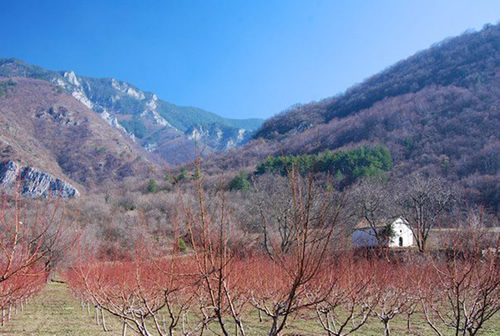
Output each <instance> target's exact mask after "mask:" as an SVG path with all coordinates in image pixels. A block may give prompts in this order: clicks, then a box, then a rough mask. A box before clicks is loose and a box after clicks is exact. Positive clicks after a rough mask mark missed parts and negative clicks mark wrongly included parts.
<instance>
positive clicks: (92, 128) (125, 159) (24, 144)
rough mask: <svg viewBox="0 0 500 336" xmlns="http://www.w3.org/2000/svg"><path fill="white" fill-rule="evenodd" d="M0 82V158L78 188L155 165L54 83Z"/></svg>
mask: <svg viewBox="0 0 500 336" xmlns="http://www.w3.org/2000/svg"><path fill="white" fill-rule="evenodd" d="M0 87H3V88H4V89H3V90H2V93H1V94H0V161H3V162H5V161H7V160H11V161H14V162H19V163H21V164H22V165H24V166H30V167H36V168H37V169H40V170H42V171H44V172H46V173H49V174H52V175H54V176H56V177H58V178H60V179H62V180H65V181H70V182H71V183H72V184H75V185H76V186H78V187H79V189H85V188H95V187H99V186H103V185H105V184H106V183H108V184H113V183H116V182H117V181H121V180H123V179H124V178H126V177H131V176H141V175H144V174H145V173H147V172H148V171H149V170H150V169H154V167H155V166H156V165H155V164H153V163H151V162H150V161H148V160H147V158H146V156H147V155H148V154H147V153H146V152H145V151H143V150H142V149H141V148H139V147H138V146H137V145H136V144H134V143H133V142H132V141H130V139H127V138H124V137H123V136H122V134H120V133H119V132H118V131H117V130H114V129H112V128H111V127H110V126H109V125H108V124H107V123H106V122H105V121H104V120H103V119H102V118H100V117H99V116H98V115H97V114H96V113H94V112H93V111H92V110H90V109H89V108H88V107H86V106H84V105H83V104H82V103H80V102H79V101H78V100H76V99H75V98H74V97H72V96H71V95H69V94H68V93H66V92H64V91H63V90H58V88H57V87H56V86H55V85H53V84H50V83H49V82H47V81H42V80H35V79H28V78H13V79H10V80H8V81H7V80H3V81H0ZM82 187H83V188H82Z"/></svg>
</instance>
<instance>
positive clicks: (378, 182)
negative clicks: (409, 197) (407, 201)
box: [350, 177, 396, 248]
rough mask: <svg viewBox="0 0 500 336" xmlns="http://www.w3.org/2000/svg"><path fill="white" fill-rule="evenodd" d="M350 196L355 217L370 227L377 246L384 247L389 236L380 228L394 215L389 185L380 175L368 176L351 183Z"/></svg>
mask: <svg viewBox="0 0 500 336" xmlns="http://www.w3.org/2000/svg"><path fill="white" fill-rule="evenodd" d="M350 196H351V201H352V203H353V206H352V207H353V211H354V213H355V216H356V218H357V219H358V220H360V221H362V222H364V223H366V224H367V225H368V226H369V227H370V228H371V229H372V232H373V235H374V237H375V239H376V240H377V244H378V246H379V247H380V248H382V247H384V246H385V245H386V244H387V240H388V239H389V238H390V237H388V235H387V230H381V229H380V228H381V227H385V226H386V225H387V224H388V223H389V222H390V221H391V220H392V219H394V218H395V215H396V212H395V209H394V206H393V204H394V202H393V199H394V197H393V192H392V190H391V189H390V185H389V184H388V183H387V182H386V181H385V180H384V179H383V178H382V177H369V178H366V179H363V180H361V181H359V182H358V183H356V184H355V185H353V187H352V193H351V195H350Z"/></svg>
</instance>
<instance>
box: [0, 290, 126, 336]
mask: <svg viewBox="0 0 500 336" xmlns="http://www.w3.org/2000/svg"><path fill="white" fill-rule="evenodd" d="M108 320H109V321H106V322H108V323H107V324H108V325H109V328H110V329H111V330H112V332H108V333H105V332H104V331H103V330H102V328H101V327H98V326H97V325H96V324H95V323H94V320H93V311H92V317H88V315H87V310H86V308H85V309H82V307H81V306H80V304H79V302H78V301H76V300H75V299H74V298H73V296H72V295H71V292H70V291H69V289H68V287H67V286H66V285H65V284H60V283H51V284H49V285H47V287H46V289H45V290H44V291H43V292H42V293H41V294H40V295H39V296H37V297H35V298H34V299H33V300H32V301H31V302H30V303H28V306H27V307H26V308H25V310H24V311H23V312H21V311H20V310H19V309H18V313H17V315H13V318H12V320H11V321H9V322H7V323H6V324H5V326H4V327H0V335H2V336H3V335H30V336H31V335H51V336H53V335H58V336H59V335H82V336H87V335H88V336H90V335H120V334H121V333H120V330H121V329H120V326H119V324H118V323H117V322H115V321H114V320H112V319H110V318H108Z"/></svg>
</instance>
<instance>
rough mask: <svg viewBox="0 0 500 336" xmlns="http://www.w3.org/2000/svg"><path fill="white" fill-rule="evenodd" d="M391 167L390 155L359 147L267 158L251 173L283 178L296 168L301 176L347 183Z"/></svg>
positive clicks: (380, 148) (381, 149) (383, 150)
mask: <svg viewBox="0 0 500 336" xmlns="http://www.w3.org/2000/svg"><path fill="white" fill-rule="evenodd" d="M392 166H393V163H392V157H391V152H390V151H389V150H388V149H387V148H386V147H384V146H373V147H370V146H360V147H358V148H354V149H349V150H343V151H336V152H332V151H330V150H327V151H326V152H324V153H321V154H303V155H283V156H269V157H268V158H267V159H266V160H265V161H263V162H261V163H259V164H257V167H256V171H255V173H256V175H263V174H266V173H279V174H281V175H287V174H288V173H289V172H290V171H291V169H292V167H296V169H297V170H298V171H299V172H300V173H301V174H306V173H309V172H314V173H327V174H330V175H333V176H335V177H336V178H337V180H339V181H341V180H343V181H346V182H348V183H349V182H352V181H354V180H356V179H358V178H360V177H367V176H374V175H380V174H382V173H384V172H387V171H389V170H391V169H392Z"/></svg>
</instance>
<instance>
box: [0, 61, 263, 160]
mask: <svg viewBox="0 0 500 336" xmlns="http://www.w3.org/2000/svg"><path fill="white" fill-rule="evenodd" d="M0 77H27V78H33V79H41V80H45V81H49V82H51V83H53V84H55V85H57V86H58V87H60V88H61V90H65V91H67V92H68V93H70V94H71V95H72V96H73V97H75V98H76V99H78V100H79V101H80V102H81V103H83V104H84V105H86V106H87V107H88V108H90V109H92V110H94V111H95V112H97V113H98V114H99V115H100V116H101V117H102V118H103V119H104V120H106V122H107V123H108V124H109V125H111V126H112V127H114V128H116V129H118V130H120V131H121V132H123V133H124V134H127V135H128V136H130V137H131V138H132V139H133V140H134V141H136V142H137V143H138V144H140V145H141V146H142V147H143V148H145V149H146V150H148V151H151V152H154V153H157V154H159V155H160V156H161V157H162V158H163V159H165V160H166V161H167V162H169V163H173V164H176V163H181V162H185V161H187V160H190V159H191V157H192V152H193V148H194V146H195V144H194V143H195V141H194V140H196V142H197V143H198V144H201V147H204V148H206V150H207V152H212V151H219V150H225V149H229V148H233V147H236V146H240V145H242V144H244V143H245V142H246V141H248V140H249V139H250V137H251V135H252V133H253V132H254V131H255V130H256V129H258V128H259V126H260V125H261V123H262V120H260V119H244V120H237V119H227V118H222V117H220V116H218V115H216V114H214V113H211V112H207V111H205V110H202V109H200V108H196V107H186V106H177V105H174V104H171V103H168V102H165V101H163V100H161V99H159V98H158V97H157V95H156V94H154V93H152V92H147V91H142V90H140V89H138V88H137V87H135V86H134V85H132V84H129V83H127V82H124V81H119V80H116V79H114V78H91V77H84V76H79V75H77V74H75V73H74V72H73V71H50V70H46V69H43V68H41V67H39V66H35V65H30V64H27V63H25V62H23V61H21V60H18V59H15V58H8V59H0ZM209 130H211V131H209ZM193 132H194V133H196V134H197V135H196V136H193ZM179 146H181V147H182V148H184V149H185V151H178V150H176V148H177V147H179Z"/></svg>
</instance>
